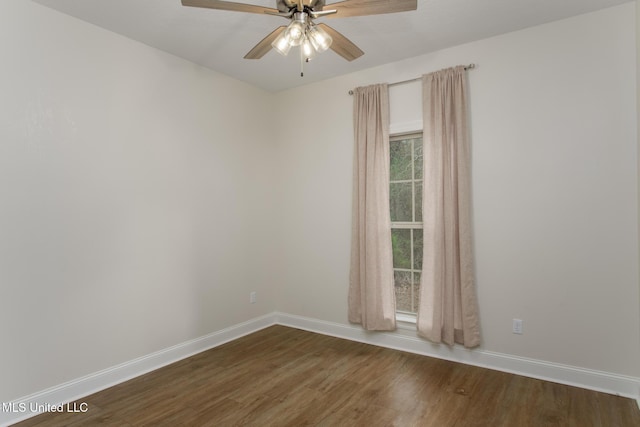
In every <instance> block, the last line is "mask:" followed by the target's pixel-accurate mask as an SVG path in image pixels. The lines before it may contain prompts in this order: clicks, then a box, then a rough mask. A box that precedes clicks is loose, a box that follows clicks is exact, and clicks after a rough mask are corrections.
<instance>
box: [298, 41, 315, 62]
mask: <svg viewBox="0 0 640 427" xmlns="http://www.w3.org/2000/svg"><path fill="white" fill-rule="evenodd" d="M300 49H302V57H303V58H304V60H305V61H311V60H312V59H313V58H315V57H316V49H315V48H314V47H313V44H312V43H311V40H309V39H308V38H307V37H305V38H304V41H303V42H302V45H300Z"/></svg>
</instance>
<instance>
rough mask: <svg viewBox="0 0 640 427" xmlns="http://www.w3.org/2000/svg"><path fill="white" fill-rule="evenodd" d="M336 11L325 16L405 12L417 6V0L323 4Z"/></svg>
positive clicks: (348, 0) (359, 0) (356, 1)
mask: <svg viewBox="0 0 640 427" xmlns="http://www.w3.org/2000/svg"><path fill="white" fill-rule="evenodd" d="M325 8H326V9H335V10H337V11H338V13H336V14H335V15H331V16H327V18H347V17H350V16H365V15H379V14H383V13H396V12H407V11H410V10H416V9H417V8H418V0H344V1H341V2H338V3H332V4H328V5H326V6H325Z"/></svg>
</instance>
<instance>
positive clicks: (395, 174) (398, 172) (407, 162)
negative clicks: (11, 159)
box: [389, 139, 411, 181]
mask: <svg viewBox="0 0 640 427" xmlns="http://www.w3.org/2000/svg"><path fill="white" fill-rule="evenodd" d="M389 149H390V157H391V171H390V172H391V181H400V180H404V179H411V140H406V139H403V140H400V141H391V142H390V143H389Z"/></svg>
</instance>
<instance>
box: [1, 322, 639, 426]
mask: <svg viewBox="0 0 640 427" xmlns="http://www.w3.org/2000/svg"><path fill="white" fill-rule="evenodd" d="M275 324H279V325H283V326H289V327H293V328H298V329H303V330H306V331H311V332H316V333H320V334H323V335H330V336H334V337H338V338H344V339H348V340H352V341H358V342H363V343H367V344H372V345H377V346H380V347H387V348H392V349H396V350H402V351H407V352H410V353H416V354H421V355H425V356H430V357H436V358H439V359H446V360H451V361H454V362H459V363H465V364H468V365H474V366H480V367H484V368H489V369H495V370H498V371H504V372H509V373H514V374H518V375H523V376H527V377H532V378H538V379H542V380H546V381H552V382H556V383H561V384H567V385H571V386H576V387H582V388H586V389H591V390H596V391H602V392H605V393H611V394H616V395H620V396H624V397H629V398H633V399H636V401H637V402H638V406H639V407H640V378H635V377H629V376H624V375H618V374H612V373H608V372H601V371H594V370H589V369H584V368H578V367H574V366H569V365H562V364H557V363H550V362H545V361H541V360H535V359H527V358H523V357H517V356H511V355H508V354H501V353H494V352H490V351H483V350H468V349H465V348H463V347H458V346H455V347H448V346H446V345H436V344H432V343H429V342H427V341H425V340H423V339H420V338H418V337H413V336H409V335H405V334H401V333H392V332H367V331H365V330H363V329H362V328H360V327H358V326H352V325H346V324H341V323H334V322H326V321H323V320H318V319H312V318H308V317H302V316H295V315H291V314H286V313H280V312H274V313H271V314H267V315H265V316H261V317H258V318H255V319H252V320H249V321H247V322H244V323H240V324H238V325H234V326H232V327H229V328H226V329H223V330H221V331H217V332H214V333H211V334H209V335H205V336H203V337H200V338H196V339H194V340H191V341H187V342H185V343H182V344H178V345H175V346H173V347H170V348H167V349H164V350H161V351H158V352H155V353H152V354H149V355H147V356H144V357H140V358H138V359H134V360H131V361H129V362H125V363H122V364H120V365H117V366H114V367H111V368H108V369H105V370H102V371H99V372H96V373H93V374H90V375H87V376H85V377H82V378H78V379H76V380H73V381H70V382H67V383H65V384H61V385H59V386H56V387H52V388H50V389H47V390H44V391H41V392H38V393H35V394H32V395H30V396H26V397H24V398H22V399H16V400H15V401H13V402H9V403H4V404H2V405H3V406H0V426H1V427H6V426H9V425H11V424H14V423H17V422H19V421H22V420H25V419H27V418H30V417H32V416H35V415H37V414H38V413H40V412H42V410H36V411H31V410H30V408H31V407H32V405H33V406H35V407H37V406H41V405H50V406H54V407H55V406H58V405H61V404H65V403H67V402H73V401H76V400H78V399H81V398H82V397H84V396H89V395H90V394H93V393H96V392H98V391H100V390H104V389H105V388H108V387H112V386H114V385H116V384H119V383H122V382H124V381H127V380H130V379H131V378H135V377H137V376H140V375H143V374H145V373H147V372H151V371H153V370H156V369H158V368H161V367H163V366H166V365H169V364H171V363H174V362H177V361H178V360H182V359H185V358H187V357H190V356H192V355H194V354H197V353H200V352H202V351H206V350H209V349H211V348H214V347H217V346H219V345H222V344H224V343H227V342H229V341H233V340H235V339H238V338H240V337H242V336H245V335H248V334H250V333H253V332H256V331H259V330H261V329H264V328H266V327H269V326H271V325H275ZM4 405H7V407H5V406H4ZM9 405H10V406H9ZM11 408H13V409H14V410H7V409H11ZM22 408H24V409H25V410H24V411H22Z"/></svg>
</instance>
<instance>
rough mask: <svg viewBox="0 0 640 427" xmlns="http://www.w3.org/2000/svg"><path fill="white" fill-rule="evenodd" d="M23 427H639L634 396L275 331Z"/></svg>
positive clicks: (145, 377) (280, 329)
mask: <svg viewBox="0 0 640 427" xmlns="http://www.w3.org/2000/svg"><path fill="white" fill-rule="evenodd" d="M83 402H84V403H86V404H87V405H88V411H87V412H85V413H58V414H56V413H46V414H43V415H40V416H37V417H34V418H31V419H29V420H26V421H24V422H22V423H19V424H16V425H18V426H23V427H26V426H85V425H86V426H93V425H113V426H146V425H149V426H181V425H183V426H305V425H313V426H368V427H369V426H392V425H393V426H437V427H442V426H445V427H448V426H492V427H493V426H509V427H511V426H516V427H521V426H535V427H539V426H576V427H588V426H607V427H608V426H623V427H626V426H629V427H631V426H640V410H639V409H638V406H637V404H636V402H635V401H634V400H632V399H626V398H622V397H618V396H612V395H609V394H604V393H598V392H594V391H589V390H584V389H580V388H575V387H569V386H564V385H559V384H555V383H550V382H546V381H540V380H535V379H530V378H525V377H521V376H517V375H512V374H507V373H503V372H497V371H492V370H488V369H483V368H477V367H472V366H467V365H462V364H458V363H453V362H447V361H443V360H438V359H433V358H429V357H424V356H419V355H415V354H410V353H404V352H400V351H395V350H389V349H384V348H379V347H375V346H371V345H366V344H360V343H355V342H351V341H347V340H342V339H337V338H332V337H327V336H324V335H318V334H314V333H310V332H305V331H300V330H297V329H291V328H287V327H283V326H273V327H270V328H267V329H264V330H262V331H259V332H256V333H254V334H251V335H249V336H246V337H244V338H241V339H238V340H236V341H233V342H231V343H228V344H225V345H223V346H220V347H218V348H215V349H212V350H209V351H206V352H204V353H200V354H198V355H196V356H193V357H191V358H189V359H185V360H182V361H180V362H177V363H174V364H172V365H170V366H167V367H165V368H162V369H159V370H157V371H154V372H151V373H149V374H146V375H143V376H141V377H138V378H135V379H133V380H131V381H127V382H126V383H122V384H119V385H117V386H115V387H112V388H109V389H107V390H104V391H102V392H99V393H96V394H93V395H91V396H88V397H86V398H83V399H81V400H79V401H78V402H76V404H77V405H80V403H83Z"/></svg>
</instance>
